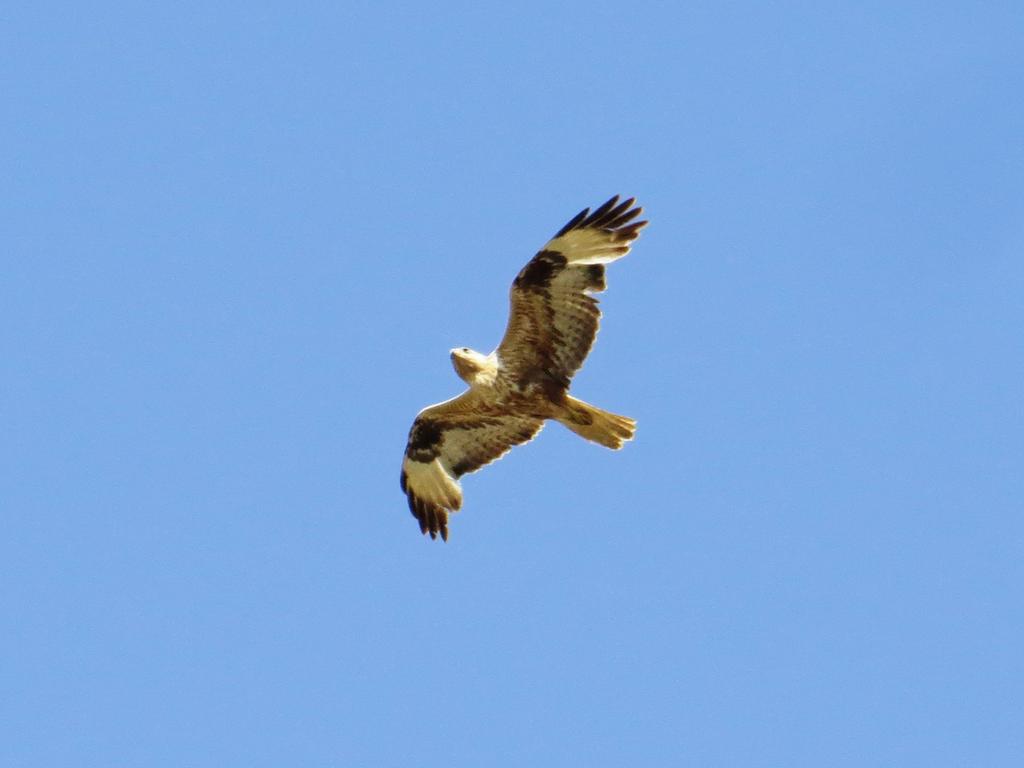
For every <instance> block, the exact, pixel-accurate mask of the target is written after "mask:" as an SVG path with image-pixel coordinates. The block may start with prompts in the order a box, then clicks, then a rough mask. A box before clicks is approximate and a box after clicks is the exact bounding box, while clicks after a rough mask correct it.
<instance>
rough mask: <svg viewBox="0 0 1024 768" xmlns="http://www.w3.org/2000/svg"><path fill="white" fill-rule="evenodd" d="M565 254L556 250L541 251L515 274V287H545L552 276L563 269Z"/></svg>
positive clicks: (532, 288) (530, 288)
mask: <svg viewBox="0 0 1024 768" xmlns="http://www.w3.org/2000/svg"><path fill="white" fill-rule="evenodd" d="M565 264H566V260H565V256H563V255H562V254H560V253H559V252H558V251H541V252H540V253H538V254H537V255H536V256H534V257H533V258H532V259H530V262H529V264H527V265H526V266H525V267H523V268H522V269H521V270H520V271H519V274H518V275H516V279H515V282H514V283H513V285H514V286H515V287H516V288H523V289H528V290H539V289H543V288H547V287H548V286H549V285H550V284H551V280H552V278H554V276H555V275H557V274H558V273H559V272H561V271H562V270H563V269H565Z"/></svg>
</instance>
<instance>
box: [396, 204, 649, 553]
mask: <svg viewBox="0 0 1024 768" xmlns="http://www.w3.org/2000/svg"><path fill="white" fill-rule="evenodd" d="M635 202H636V200H635V199H634V198H630V199H628V200H624V201H623V202H621V203H620V202H619V197H618V195H616V196H615V197H613V198H612V199H611V200H609V201H608V202H606V203H605V204H604V205H602V206H600V207H598V208H597V209H596V210H595V211H594V212H593V213H591V211H590V209H589V208H588V209H584V210H583V211H581V212H580V213H579V214H577V215H576V216H574V217H573V218H572V219H571V220H570V221H569V223H568V224H566V225H565V226H564V227H562V228H561V229H560V230H559V231H558V233H557V234H556V235H555V236H554V237H553V238H552V239H551V240H550V241H548V243H547V244H546V245H545V246H544V247H543V248H542V249H541V250H540V251H539V252H538V253H537V255H536V256H534V257H533V258H532V259H530V261H529V262H528V263H527V264H526V266H525V267H523V268H522V269H521V270H520V271H519V274H518V275H516V278H515V280H514V281H513V282H512V288H511V290H510V292H509V294H510V301H511V311H510V313H509V319H508V326H507V327H506V329H505V336H504V337H503V338H502V340H501V343H500V344H498V347H497V349H495V350H494V351H493V352H491V353H490V354H489V355H483V354H481V353H479V352H474V351H473V350H471V349H467V348H466V347H461V348H458V349H453V350H451V360H452V365H453V366H454V367H455V372H456V373H457V374H458V375H459V377H460V378H461V379H462V380H463V381H465V382H466V383H467V384H468V385H469V389H467V390H466V391H465V392H463V393H462V394H461V395H459V396H458V397H455V398H452V399H451V400H446V401H445V402H443V403H438V404H437V405H432V406H430V407H429V408H425V409H423V410H422V411H420V413H419V414H418V415H417V416H416V419H415V421H413V424H412V429H410V430H409V441H408V443H407V445H406V447H405V456H404V457H403V459H402V478H401V484H402V490H403V491H404V492H405V494H406V496H407V497H408V499H409V509H410V510H412V514H413V515H414V516H415V517H416V519H417V520H418V521H419V524H420V530H421V531H422V532H423V533H425V534H426V533H429V534H430V537H431V538H437V536H438V535H440V536H441V538H442V539H444V540H445V541H447V540H448V513H449V512H455V511H457V510H458V509H459V508H460V507H461V506H462V488H461V486H460V485H459V478H460V477H461V476H462V475H464V474H466V473H467V472H474V471H476V470H477V469H479V468H480V467H482V466H484V465H485V464H489V463H490V462H492V461H494V460H495V459H497V458H499V457H501V456H503V455H504V454H505V453H507V452H508V451H509V449H511V448H512V447H513V446H516V445H520V444H522V443H525V442H527V441H529V440H531V439H533V437H534V436H535V435H536V434H537V433H538V432H540V429H541V427H542V426H544V422H545V420H547V419H554V420H555V421H557V422H559V423H560V424H563V425H565V426H566V427H568V428H569V429H571V430H572V431H573V432H575V433H576V434H577V435H579V436H580V437H583V438H585V439H587V440H591V441H593V442H595V443H600V444H601V445H603V446H606V447H608V448H612V449H618V448H621V447H622V444H623V442H624V441H626V440H631V439H632V438H633V434H634V432H635V431H636V422H635V421H634V420H633V419H630V418H628V417H626V416H618V415H616V414H614V413H609V412H608V411H604V410H601V409H600V408H596V407H594V406H592V405H589V404H588V403H585V402H583V401H582V400H577V399H576V398H575V397H573V396H572V395H570V394H569V383H570V381H571V380H572V377H573V375H574V374H575V373H576V371H578V370H579V368H580V366H581V365H582V364H583V360H584V359H585V358H586V356H587V353H588V352H590V348H591V346H592V345H593V343H594V337H595V336H596V335H597V328H598V322H599V320H600V317H601V312H600V310H599V309H598V302H597V299H596V298H595V297H594V296H593V294H595V293H598V292H600V291H603V290H604V289H605V276H604V272H605V266H604V265H605V264H608V263H609V262H612V261H615V260H616V259H620V258H622V257H623V256H625V255H626V254H627V253H629V248H630V244H631V243H632V242H633V241H634V240H635V239H636V238H637V236H638V235H639V234H640V229H641V228H642V227H644V226H645V225H646V224H647V222H646V221H638V220H637V218H638V217H639V216H640V214H641V212H642V210H643V209H642V208H640V207H634V203H635Z"/></svg>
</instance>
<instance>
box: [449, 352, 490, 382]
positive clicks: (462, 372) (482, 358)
mask: <svg viewBox="0 0 1024 768" xmlns="http://www.w3.org/2000/svg"><path fill="white" fill-rule="evenodd" d="M451 355H452V366H453V367H454V368H455V372H456V373H457V374H459V378H460V379H462V380H463V381H464V382H466V383H467V384H473V382H474V381H475V380H476V377H477V374H479V373H481V372H483V371H485V370H487V369H488V368H489V367H490V366H489V365H488V362H489V361H488V358H487V355H481V354H480V353H479V352H474V351H473V350H472V349H469V348H468V347H458V348H457V349H453V350H452V352H451Z"/></svg>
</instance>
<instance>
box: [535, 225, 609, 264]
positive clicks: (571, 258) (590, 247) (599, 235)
mask: <svg viewBox="0 0 1024 768" xmlns="http://www.w3.org/2000/svg"><path fill="white" fill-rule="evenodd" d="M543 250H545V251H557V252H558V253H560V254H562V255H563V256H565V258H566V261H568V262H569V263H570V264H607V263H609V262H612V261H615V260H616V259H621V258H622V257H623V256H625V255H626V254H627V253H629V245H628V244H625V243H623V242H622V241H617V240H616V239H615V236H614V233H613V232H609V231H607V230H604V229H573V230H570V231H569V232H566V233H565V234H564V235H559V236H558V237H556V238H554V239H553V240H551V241H549V242H548V244H547V245H545V246H544V248H543Z"/></svg>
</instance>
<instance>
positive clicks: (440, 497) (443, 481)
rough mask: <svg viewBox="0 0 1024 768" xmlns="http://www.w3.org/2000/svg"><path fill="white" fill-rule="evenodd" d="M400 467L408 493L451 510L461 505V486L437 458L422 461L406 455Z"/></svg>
mask: <svg viewBox="0 0 1024 768" xmlns="http://www.w3.org/2000/svg"><path fill="white" fill-rule="evenodd" d="M402 469H403V470H404V471H405V483H406V487H407V489H408V492H409V493H411V494H414V495H415V496H417V497H418V498H420V499H422V500H423V501H425V502H427V503H429V504H436V505H437V506H439V507H444V508H445V509H448V510H451V511H452V512H454V511H456V510H458V509H459V508H460V507H461V506H462V488H461V487H460V486H459V483H458V482H457V481H456V480H455V479H454V478H453V477H452V476H451V475H449V474H448V472H447V471H446V470H445V468H444V466H443V465H442V464H441V460H440V459H439V458H438V459H434V460H433V461H431V462H429V463H424V462H421V461H413V460H412V459H409V458H408V457H407V458H406V459H405V460H404V461H403V462H402Z"/></svg>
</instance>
